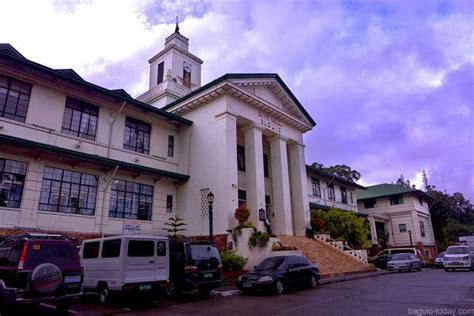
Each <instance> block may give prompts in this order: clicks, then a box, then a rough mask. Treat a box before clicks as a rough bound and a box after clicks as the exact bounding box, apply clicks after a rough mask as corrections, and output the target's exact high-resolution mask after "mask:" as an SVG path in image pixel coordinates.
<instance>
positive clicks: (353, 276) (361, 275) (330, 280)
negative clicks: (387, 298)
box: [319, 270, 391, 285]
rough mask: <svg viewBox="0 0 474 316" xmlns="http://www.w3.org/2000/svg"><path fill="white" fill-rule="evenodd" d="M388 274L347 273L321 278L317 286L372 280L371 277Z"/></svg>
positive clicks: (381, 272) (382, 271)
mask: <svg viewBox="0 0 474 316" xmlns="http://www.w3.org/2000/svg"><path fill="white" fill-rule="evenodd" d="M390 273H391V272H390V271H386V270H381V271H375V272H368V273H349V274H345V275H341V276H336V277H330V278H322V279H321V280H319V284H321V285H326V284H333V283H339V282H345V281H352V280H359V279H366V278H373V277H377V276H380V275H385V274H390Z"/></svg>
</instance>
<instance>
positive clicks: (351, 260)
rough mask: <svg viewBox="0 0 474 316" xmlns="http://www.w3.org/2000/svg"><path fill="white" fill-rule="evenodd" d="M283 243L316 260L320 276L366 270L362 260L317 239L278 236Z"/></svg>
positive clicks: (309, 258) (313, 260) (310, 259)
mask: <svg viewBox="0 0 474 316" xmlns="http://www.w3.org/2000/svg"><path fill="white" fill-rule="evenodd" d="M278 238H279V239H280V240H281V242H283V243H284V244H287V245H291V246H295V247H297V248H298V249H300V250H302V251H303V254H304V255H305V257H306V258H308V260H309V261H312V262H316V263H317V265H318V267H319V269H320V271H321V275H322V276H334V275H339V274H344V273H348V272H359V271H365V270H367V269H368V268H367V264H365V263H364V262H363V261H361V260H359V259H357V258H355V257H353V256H351V255H349V254H347V253H345V252H344V251H342V250H339V249H337V248H335V247H333V246H331V245H330V244H328V243H326V242H324V241H322V240H319V239H314V240H313V239H309V238H307V237H298V236H278Z"/></svg>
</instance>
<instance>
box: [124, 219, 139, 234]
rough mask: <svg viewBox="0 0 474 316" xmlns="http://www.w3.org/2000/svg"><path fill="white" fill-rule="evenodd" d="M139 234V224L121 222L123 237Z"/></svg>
mask: <svg viewBox="0 0 474 316" xmlns="http://www.w3.org/2000/svg"><path fill="white" fill-rule="evenodd" d="M140 232H141V228H140V223H139V222H135V221H125V222H123V234H124V235H139V234H140Z"/></svg>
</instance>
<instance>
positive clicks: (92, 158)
mask: <svg viewBox="0 0 474 316" xmlns="http://www.w3.org/2000/svg"><path fill="white" fill-rule="evenodd" d="M0 141H4V142H8V143H11V144H14V145H19V146H22V147H27V148H33V149H37V150H41V151H46V152H51V153H55V154H59V155H63V156H68V157H74V158H78V159H81V160H86V161H89V162H92V163H98V164H102V165H107V166H117V165H118V166H119V167H122V168H125V169H127V170H135V171H141V172H146V173H150V174H156V175H159V176H163V177H168V178H171V179H175V180H178V181H182V182H186V181H188V180H189V176H188V175H184V174H180V173H176V172H171V171H167V170H162V169H156V168H151V167H147V166H140V165H136V164H132V163H129V162H124V161H119V160H115V159H111V158H106V157H101V156H97V155H92V154H88V153H83V152H79V151H75V150H71V149H67V148H62V147H57V146H53V145H49V144H43V143H38V142H34V141H30V140H27V139H22V138H18V137H14V136H9V135H1V134H0Z"/></svg>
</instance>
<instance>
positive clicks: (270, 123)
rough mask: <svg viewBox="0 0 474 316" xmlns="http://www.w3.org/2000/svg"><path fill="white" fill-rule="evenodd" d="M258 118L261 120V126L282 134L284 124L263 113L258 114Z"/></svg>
mask: <svg viewBox="0 0 474 316" xmlns="http://www.w3.org/2000/svg"><path fill="white" fill-rule="evenodd" d="M258 118H259V119H260V124H261V125H263V126H265V127H266V128H268V129H270V130H272V131H274V132H276V133H278V134H280V133H281V128H282V126H283V125H282V124H281V123H280V122H278V121H276V120H274V119H272V118H271V117H269V116H267V115H265V114H263V113H258Z"/></svg>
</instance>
